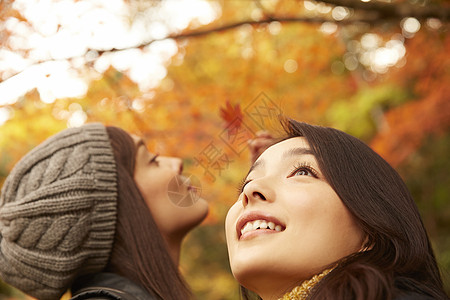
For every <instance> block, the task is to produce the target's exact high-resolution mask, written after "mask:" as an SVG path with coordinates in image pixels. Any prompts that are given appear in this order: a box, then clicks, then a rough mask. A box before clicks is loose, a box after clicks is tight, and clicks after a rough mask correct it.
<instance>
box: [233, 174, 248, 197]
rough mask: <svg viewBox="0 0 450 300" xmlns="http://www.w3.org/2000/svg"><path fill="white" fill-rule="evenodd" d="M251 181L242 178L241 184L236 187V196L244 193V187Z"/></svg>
mask: <svg viewBox="0 0 450 300" xmlns="http://www.w3.org/2000/svg"><path fill="white" fill-rule="evenodd" d="M250 181H251V180H247V179H245V178H242V180H241V182H239V184H238V186H237V187H236V189H237V193H238V196H239V195H240V194H242V192H243V191H244V187H245V186H246V185H247V183H249V182H250Z"/></svg>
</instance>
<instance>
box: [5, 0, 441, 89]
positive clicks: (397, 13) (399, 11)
mask: <svg viewBox="0 0 450 300" xmlns="http://www.w3.org/2000/svg"><path fill="white" fill-rule="evenodd" d="M319 2H323V3H327V4H332V5H337V6H345V7H348V8H353V9H358V10H363V11H367V12H372V14H369V15H365V16H363V17H355V16H354V17H351V18H348V19H344V20H341V21H336V20H334V19H330V18H326V17H320V18H319V17H283V16H280V17H276V16H273V15H270V16H266V17H264V18H263V19H261V20H245V21H240V22H234V23H231V24H226V25H222V26H218V27H214V28H207V29H204V30H196V31H190V32H185V33H179V34H173V35H168V36H166V37H163V38H159V39H152V40H148V41H144V42H142V43H140V44H138V45H134V46H129V47H124V48H111V49H87V50H86V52H85V53H83V54H82V55H80V56H76V57H67V58H63V59H52V58H50V59H47V60H41V61H36V62H35V63H33V64H32V65H30V66H28V67H26V69H28V68H30V67H33V66H36V65H40V64H42V63H45V62H50V61H62V60H70V59H75V58H80V57H84V56H85V55H86V54H87V53H88V52H91V51H93V52H97V53H98V55H102V54H104V53H111V52H118V51H124V50H130V49H143V48H144V47H146V46H149V45H151V44H153V43H155V42H159V41H164V40H167V39H173V40H183V39H186V38H195V37H202V36H206V35H209V34H212V33H220V32H225V31H228V30H232V29H234V28H237V27H240V26H242V25H252V26H257V25H263V24H268V23H270V22H273V21H277V22H280V23H309V24H322V23H324V22H333V23H336V24H340V25H347V24H355V23H361V22H362V23H369V24H372V25H376V24H378V23H382V22H386V21H392V20H397V21H398V20H399V19H402V18H404V17H408V16H409V17H415V18H417V19H424V18H431V17H433V18H439V19H441V20H442V21H446V20H447V18H448V16H449V15H450V8H449V7H439V8H435V7H413V6H411V5H408V4H406V5H404V4H395V5H392V4H384V3H379V2H368V3H364V2H359V1H355V0H319ZM374 12H375V13H374ZM23 71H24V70H22V71H19V72H17V73H16V74H13V75H11V76H9V77H8V78H6V79H4V80H3V81H0V84H1V83H3V82H5V81H7V80H9V79H11V78H12V77H14V76H16V75H18V74H20V73H21V72H23Z"/></svg>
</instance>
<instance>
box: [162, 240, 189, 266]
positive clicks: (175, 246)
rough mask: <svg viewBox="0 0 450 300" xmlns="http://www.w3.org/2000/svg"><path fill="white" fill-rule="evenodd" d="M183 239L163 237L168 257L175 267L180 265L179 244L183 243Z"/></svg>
mask: <svg viewBox="0 0 450 300" xmlns="http://www.w3.org/2000/svg"><path fill="white" fill-rule="evenodd" d="M183 237H184V236H181V237H174V236H173V237H165V238H164V239H165V240H166V243H167V246H168V250H169V254H170V257H171V258H172V261H173V262H174V264H175V265H176V266H178V265H179V263H180V252H181V243H182V242H183Z"/></svg>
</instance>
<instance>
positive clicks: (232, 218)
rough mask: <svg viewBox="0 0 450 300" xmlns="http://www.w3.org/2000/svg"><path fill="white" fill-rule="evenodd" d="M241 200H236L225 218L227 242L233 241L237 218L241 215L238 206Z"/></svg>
mask: <svg viewBox="0 0 450 300" xmlns="http://www.w3.org/2000/svg"><path fill="white" fill-rule="evenodd" d="M238 205H239V202H236V203H235V204H234V205H233V206H232V207H231V208H230V209H229V210H228V213H227V216H226V218H225V234H226V239H227V243H229V242H231V240H232V237H233V236H234V233H235V225H236V220H237V217H238V215H239V208H238Z"/></svg>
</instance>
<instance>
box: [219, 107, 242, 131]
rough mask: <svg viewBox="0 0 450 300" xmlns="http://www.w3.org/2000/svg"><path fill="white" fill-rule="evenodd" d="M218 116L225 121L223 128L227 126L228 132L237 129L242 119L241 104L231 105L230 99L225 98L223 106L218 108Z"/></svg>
mask: <svg viewBox="0 0 450 300" xmlns="http://www.w3.org/2000/svg"><path fill="white" fill-rule="evenodd" d="M220 117H221V118H222V120H224V121H225V122H226V123H225V128H227V129H228V131H229V132H230V133H233V132H235V131H237V130H239V128H240V127H241V124H242V119H243V115H242V111H241V106H240V105H239V104H236V105H234V106H233V105H231V103H230V101H229V100H227V101H226V104H225V107H221V108H220Z"/></svg>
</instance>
